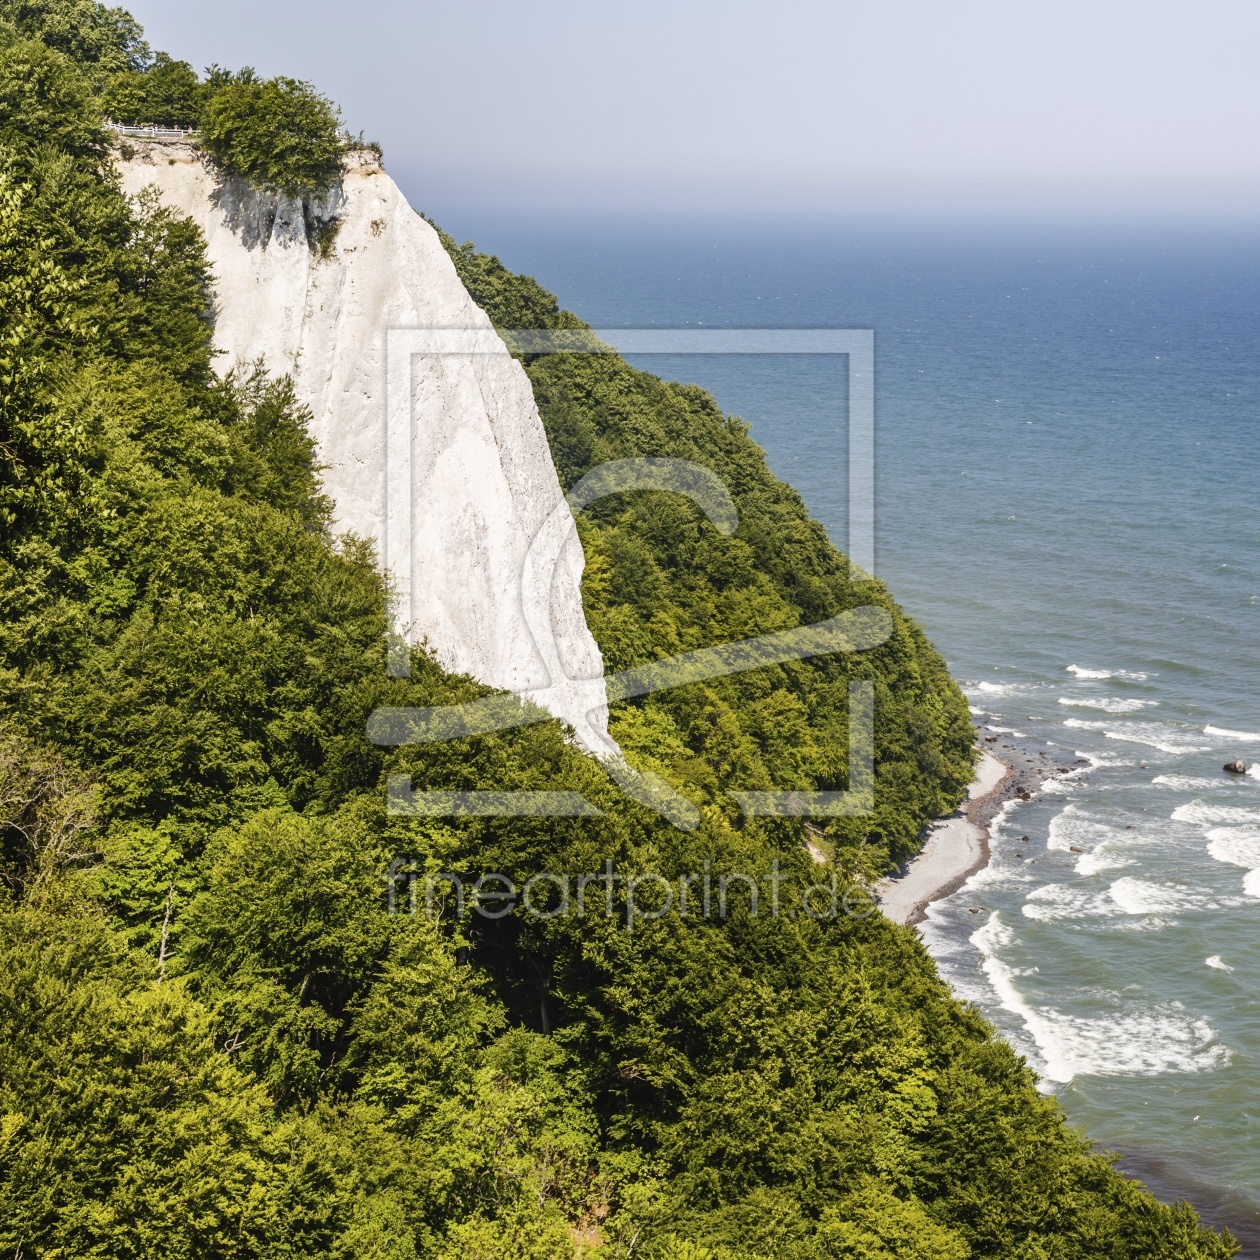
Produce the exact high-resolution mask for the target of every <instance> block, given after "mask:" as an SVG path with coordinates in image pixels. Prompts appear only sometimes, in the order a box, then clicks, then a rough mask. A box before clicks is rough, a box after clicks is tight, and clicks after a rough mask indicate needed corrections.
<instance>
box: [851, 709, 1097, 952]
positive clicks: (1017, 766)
mask: <svg viewBox="0 0 1260 1260" xmlns="http://www.w3.org/2000/svg"><path fill="white" fill-rule="evenodd" d="M985 729H990V730H992V729H994V728H985ZM1003 734H1009V735H1010V736H1011V737H1012V739H1013V740H1014V741H1018V742H1010V741H1009V740H1004V741H1003V744H1002V751H1003V752H1004V753H1005V754H1006V756H1005V757H1001V756H999V755H998V754H997V751H996V749H995V748H994V745H995V744H996V743H997V739H996V738H995V737H994V736H991V735H990V736H984V737H983V738H982V742H980V743H979V744H978V747H979V749H980V760H979V761H978V763H977V765H976V777H975V778H974V779H973V780H972V781H971V784H970V786H969V787H968V788H967V798H966V800H964V801H963V803H962V805H961V806H959V808H958V809H957V810H955V811H954V813H952V814H950V815H949V816H948V817H946V818H941V819H938V820H937V821H936V822H934V823H932V824H931V826H930V827H929V828H928V830H927V834H926V836H925V838H924V841H923V847H922V848H921V849H920V850H919V852H918V853H917V854H916V855H915V856H914V857H913V858H911V859H910V861H909V862H908V863H906V865H905V866H904V867H903V868H902V870H901V873H900V874H898V875H895V876H890V877H886V878H884V879H883V880H881V881H880V883H879V884H878V885H876V889H875V897H876V900H877V902H878V903H879V908H880V910H881V912H882V913H883V914H884V915H885V916H886V917H887V918H889V919H891V920H892V921H893V922H894V923H901V924H904V925H905V926H907V927H915V926H917V925H918V924H920V923H922V922H923V921H924V920H925V919H926V918H927V908H928V906H930V905H931V904H932V903H933V902H934V901H940V900H941V898H942V897H948V896H950V895H951V894H952V893H956V892H957V891H958V890H959V889H960V888H961V887H962V886H963V885H964V884H965V883H966V882H967V881H968V880H969V879H970V878H971V877H972V876H973V875H974V874H975V873H976V872H977V871H982V870H983V869H984V868H985V867H986V866H988V864H989V839H990V836H989V824H990V823H992V821H993V819H994V817H995V816H996V815H997V813H998V811H999V810H1000V809H1001V807H1002V805H1003V804H1005V803H1006V802H1007V801H1008V800H1012V799H1014V798H1019V799H1021V800H1030V799H1031V798H1032V796H1033V794H1034V793H1035V792H1036V791H1037V790H1038V789H1039V788H1040V787H1041V785H1042V784H1043V783H1044V782H1045V781H1046V780H1047V779H1049V778H1051V777H1052V776H1054V775H1056V774H1063V773H1070V772H1071V771H1073V770H1077V769H1079V765H1077V764H1071V765H1068V764H1066V759H1063V760H1064V764H1055V763H1056V762H1057V761H1059V760H1060V759H1062V752H1061V750H1055V751H1056V753H1057V754H1058V756H1057V757H1056V756H1054V755H1052V754H1050V753H1049V752H1048V750H1040V751H1037V752H1034V751H1032V749H1031V748H1028V747H1026V746H1024V745H1026V744H1027V743H1028V738H1027V736H1024V735H1022V734H1021V735H1015V734H1014V732H1003ZM1047 762H1049V763H1050V764H1046V763H1047Z"/></svg>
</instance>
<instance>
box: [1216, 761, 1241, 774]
mask: <svg viewBox="0 0 1260 1260" xmlns="http://www.w3.org/2000/svg"><path fill="white" fill-rule="evenodd" d="M1222 769H1223V770H1224V771H1225V773H1226V774H1246V773H1247V763H1246V762H1244V761H1227V762H1226V763H1225V765H1224V766H1223V767H1222Z"/></svg>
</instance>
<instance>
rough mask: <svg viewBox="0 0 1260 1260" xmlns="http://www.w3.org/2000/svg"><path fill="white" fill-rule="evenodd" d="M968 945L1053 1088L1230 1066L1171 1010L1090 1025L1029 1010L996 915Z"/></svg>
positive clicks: (1221, 1051) (1203, 1034)
mask: <svg viewBox="0 0 1260 1260" xmlns="http://www.w3.org/2000/svg"><path fill="white" fill-rule="evenodd" d="M971 941H972V944H973V945H975V947H976V949H977V950H979V952H980V956H981V958H982V959H983V963H982V966H983V968H984V973H985V975H986V976H987V977H988V980H989V983H990V984H991V985H992V986H993V991H994V993H996V994H997V999H998V1003H999V1004H1000V1005H1001V1006H1002V1007H1003V1008H1004V1009H1005V1010H1008V1011H1010V1012H1011V1013H1012V1014H1013V1015H1017V1016H1018V1017H1019V1018H1020V1019H1021V1020H1022V1021H1023V1023H1024V1027H1025V1028H1027V1029H1028V1032H1029V1034H1030V1035H1031V1036H1032V1039H1033V1041H1034V1042H1035V1043H1036V1045H1037V1050H1038V1052H1039V1053H1040V1055H1041V1057H1042V1059H1043V1061H1044V1063H1045V1068H1044V1075H1045V1076H1047V1077H1048V1078H1049V1079H1050V1080H1052V1081H1059V1082H1063V1083H1066V1082H1068V1081H1070V1080H1072V1079H1073V1078H1074V1077H1076V1076H1158V1075H1160V1074H1162V1073H1165V1072H1210V1071H1212V1070H1213V1069H1215V1068H1218V1067H1223V1066H1224V1065H1225V1064H1226V1063H1228V1062H1229V1059H1230V1050H1229V1047H1228V1046H1223V1045H1219V1044H1216V1031H1215V1029H1213V1028H1212V1026H1211V1025H1210V1024H1209V1023H1208V1022H1207V1021H1206V1020H1204V1019H1195V1018H1193V1017H1191V1016H1189V1015H1186V1014H1185V1013H1184V1011H1183V1009H1182V1008H1181V1007H1180V1006H1179V1005H1178V1004H1177V1003H1168V1004H1165V1005H1163V1006H1156V1007H1145V1008H1142V1007H1139V1008H1132V1009H1129V1010H1126V1011H1120V1012H1117V1013H1115V1014H1111V1015H1108V1016H1106V1017H1104V1018H1092V1019H1091V1018H1082V1017H1079V1016H1074V1015H1066V1014H1064V1013H1063V1012H1061V1011H1058V1010H1055V1009H1054V1008H1052V1007H1037V1006H1034V1005H1033V1004H1032V1003H1031V1002H1030V1001H1028V999H1027V998H1025V997H1024V995H1023V994H1022V993H1021V992H1020V991H1019V986H1018V985H1017V984H1016V983H1015V980H1016V973H1015V970H1014V968H1012V967H1011V966H1009V965H1008V964H1007V963H1006V962H1004V961H1003V960H1002V958H1000V957H999V951H1000V950H1004V949H1006V948H1008V947H1010V946H1011V945H1014V944H1016V943H1017V942H1016V939H1015V934H1014V932H1013V931H1012V930H1011V929H1010V928H1009V927H1008V926H1007V925H1006V924H1005V923H1003V922H1002V921H1001V916H1000V914H998V913H996V912H995V913H994V914H993V915H992V917H991V918H990V919H989V921H988V923H986V924H985V925H984V926H983V927H982V928H980V929H978V930H977V931H976V932H974V933H973V934H972V936H971Z"/></svg>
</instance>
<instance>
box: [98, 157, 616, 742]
mask: <svg viewBox="0 0 1260 1260" xmlns="http://www.w3.org/2000/svg"><path fill="white" fill-rule="evenodd" d="M125 153H127V154H128V156H126V157H125V159H124V160H120V161H119V163H118V165H119V171H120V175H121V178H122V184H123V187H124V189H125V190H126V191H127V192H128V193H129V194H131V195H135V194H138V193H139V192H141V191H142V190H143V189H144V188H146V187H148V186H150V185H152V186H154V187H156V188H157V190H158V193H159V195H160V197H161V200H162V202H163V204H165V205H167V206H169V207H170V208H171V209H173V210H176V211H178V212H179V213H181V214H184V215H187V216H188V217H189V218H191V219H192V220H193V221H194V222H195V223H196V224H197V225H198V226H199V227H200V229H201V231H202V232H203V234H204V235H205V239H206V254H207V257H208V259H209V261H210V263H211V265H212V267H213V269H214V276H215V294H214V298H215V331H214V340H215V346H216V348H217V350H218V351H219V352H220V353H221V358H220V359H219V367H220V370H221V371H227V370H228V369H229V368H231V367H233V366H235V365H237V364H239V363H249V362H252V361H255V360H257V359H260V358H261V359H262V361H263V362H264V364H265V365H266V367H267V368H268V370H269V371H271V372H273V373H277V374H281V373H289V374H290V375H291V376H292V378H293V381H294V385H295V387H296V389H297V392H298V396H299V397H300V398H301V400H302V401H303V402H304V403H305V404H306V405H307V406H308V407H309V408H310V409H311V412H312V413H313V417H314V420H313V424H312V437H313V438H314V439H315V441H316V443H317V445H318V449H319V456H320V461H321V463H322V464H324V465H325V468H324V472H323V477H324V485H325V489H326V491H327V493H328V494H329V496H330V498H331V499H332V501H333V503H334V505H335V515H334V520H335V525H336V527H337V529H338V530H339V531H353V532H354V533H356V534H359V535H361V536H363V537H367V538H370V539H372V540H373V541H374V542H375V543H376V544H377V547H378V550H379V554H380V555H381V557H382V562H383V563H384V564H385V565H386V567H387V568H388V569H389V570H390V575H391V580H392V582H393V585H394V589H395V592H396V600H395V620H396V623H397V626H398V628H399V630H400V631H401V632H402V633H404V634H405V635H406V636H407V638H408V639H409V640H410V641H411V642H415V643H418V642H422V641H423V642H427V644H428V646H429V648H430V649H431V650H432V651H433V653H434V655H435V656H436V657H437V659H438V661H439V662H440V663H441V664H442V666H443V667H444V668H445V669H447V670H449V671H451V672H453V673H462V674H470V675H472V676H473V677H474V678H476V679H478V680H479V681H481V682H483V683H486V684H488V685H490V686H493V687H498V688H502V689H503V690H506V691H513V692H517V693H519V694H522V695H527V696H529V698H530V699H532V700H534V701H535V702H536V703H539V704H541V705H542V706H543V707H544V708H546V709H547V710H548V711H549V712H551V713H554V714H555V715H556V716H557V717H559V718H561V719H563V720H564V721H566V722H567V723H569V724H570V725H571V726H572V727H573V729H574V732H575V733H576V737H577V740H578V743H579V744H580V745H581V746H582V747H583V748H585V749H586V750H587V751H589V752H594V753H597V754H599V755H602V756H612V755H615V754H616V753H617V751H618V750H617V746H616V744H615V743H614V742H613V741H612V739H611V738H610V736H609V734H608V725H607V698H606V693H605V689H604V683H603V672H604V669H603V661H602V658H601V656H600V651H599V648H598V646H597V645H596V643H595V640H594V638H593V637H592V635H591V632H590V630H589V629H588V627H587V624H586V619H585V616H584V614H583V611H582V599H581V585H580V584H581V576H582V567H583V557H582V549H581V545H580V543H579V541H578V539H577V535H576V531H575V530H574V528H573V527H572V517H571V515H570V514H568V509H567V507H565V508H563V510H561V511H560V512H559V513H557V512H556V509H557V508H558V507H559V506H560V505H561V504H562V503H563V499H564V495H563V492H562V490H561V487H560V483H559V480H558V479H557V477H556V471H555V467H554V465H553V464H552V461H551V454H550V451H549V449H548V445H547V439H546V434H545V433H544V430H543V426H542V421H541V420H540V418H539V415H538V409H537V407H536V406H535V404H534V397H533V392H532V390H531V388H530V383H529V380H528V378H527V377H526V375H525V372H524V371H523V369H522V368H521V366H520V364H519V363H517V362H516V361H515V360H514V359H512V357H511V356H510V354H509V353H508V351H507V349H506V347H505V346H504V344H503V342H502V340H501V339H500V338H499V336H498V334H497V333H496V332H495V331H494V328H493V326H492V324H491V322H490V319H489V317H488V316H487V315H486V314H485V312H484V311H482V310H481V308H480V307H478V306H477V305H476V303H475V302H474V301H473V300H472V298H471V297H470V296H469V294H468V292H467V290H466V289H465V288H464V286H463V285H462V284H461V283H460V280H459V277H458V276H457V275H456V273H455V268H454V266H453V265H452V263H451V261H450V259H449V257H448V256H447V254H446V251H445V249H443V247H442V244H441V242H440V241H439V239H438V235H437V233H436V232H435V231H434V229H433V228H432V227H431V226H430V225H429V224H428V223H427V222H425V220H424V219H423V218H421V216H420V215H419V214H417V213H416V212H415V211H414V210H413V209H412V208H411V206H409V205H408V204H407V201H406V199H405V198H404V197H403V195H402V193H401V192H400V191H399V189H398V187H397V185H396V184H395V183H394V181H393V180H392V179H390V177H389V176H388V175H386V174H385V172H384V171H383V170H382V169H381V168H380V166H379V165H378V164H377V163H376V162H375V160H374V159H373V158H372V157H371V156H370V155H369V154H367V153H366V152H364V153H355V154H352V155H351V158H350V160H349V161H348V162H347V164H346V166H345V168H344V170H343V174H342V178H341V180H340V182H339V184H338V186H337V187H335V188H334V189H332V190H331V191H330V192H329V193H327V194H326V195H325V196H323V197H322V198H320V199H318V200H317V201H310V200H308V201H306V202H304V201H302V200H301V199H299V198H296V197H287V196H283V195H276V194H268V193H264V192H260V191H259V190H258V189H256V188H253V187H252V186H250V185H248V184H246V183H245V182H244V181H242V180H240V179H237V178H235V177H228V178H227V179H224V178H223V177H222V176H220V175H219V174H218V173H217V172H215V171H214V170H213V169H212V168H211V167H210V166H209V164H208V163H207V162H206V161H205V159H204V158H203V156H202V154H201V152H200V151H199V150H198V149H197V147H196V146H195V145H193V144H190V143H173V144H172V143H155V142H145V141H139V142H134V141H133V142H131V144H130V145H129V147H128V149H127V150H125ZM438 330H440V335H438V336H435V332H437V331H438ZM443 339H445V341H444V340H443ZM469 349H472V351H473V352H472V353H467V352H466V351H467V350H469ZM444 350H446V351H450V350H453V351H454V352H444ZM391 387H392V391H393V392H392V393H391V392H390V389H391ZM389 409H392V410H389ZM387 412H388V414H387ZM549 522H550V523H549ZM557 525H558V526H559V527H557ZM540 531H541V537H540V538H539V544H538V545H536V546H535V547H534V551H533V554H532V555H531V554H530V547H531V544H533V543H534V540H535V538H536V536H539V534H540ZM540 561H541V563H540Z"/></svg>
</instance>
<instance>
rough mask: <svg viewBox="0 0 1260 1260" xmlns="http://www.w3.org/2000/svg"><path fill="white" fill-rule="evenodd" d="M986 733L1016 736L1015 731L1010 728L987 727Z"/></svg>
mask: <svg viewBox="0 0 1260 1260" xmlns="http://www.w3.org/2000/svg"><path fill="white" fill-rule="evenodd" d="M984 729H985V730H986V731H992V732H993V734H995V735H1014V734H1015V730H1014V728H1013V727H1010V726H986V727H985V728H984Z"/></svg>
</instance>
